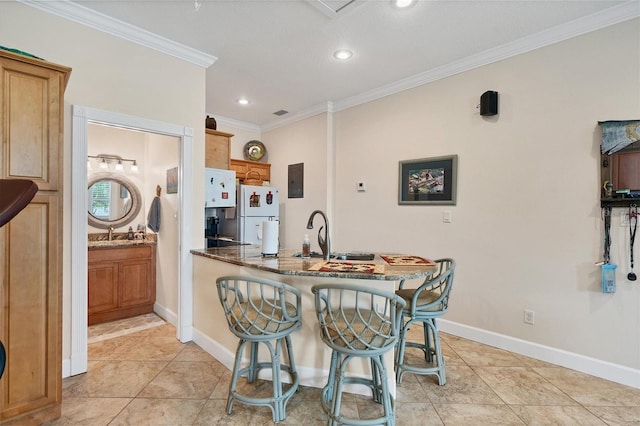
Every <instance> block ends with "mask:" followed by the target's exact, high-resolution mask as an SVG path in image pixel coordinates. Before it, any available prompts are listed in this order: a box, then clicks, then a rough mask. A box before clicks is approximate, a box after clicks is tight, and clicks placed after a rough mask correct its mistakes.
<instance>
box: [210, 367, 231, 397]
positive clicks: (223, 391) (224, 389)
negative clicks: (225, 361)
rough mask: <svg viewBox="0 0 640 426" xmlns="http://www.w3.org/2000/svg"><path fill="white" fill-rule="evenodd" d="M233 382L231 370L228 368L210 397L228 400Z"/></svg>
mask: <svg viewBox="0 0 640 426" xmlns="http://www.w3.org/2000/svg"><path fill="white" fill-rule="evenodd" d="M230 383H231V371H229V370H227V371H225V372H224V374H223V375H222V376H221V377H220V380H218V383H216V385H215V387H214V388H213V391H212V392H211V395H209V399H224V400H225V401H226V400H227V397H228V396H229V384H230Z"/></svg>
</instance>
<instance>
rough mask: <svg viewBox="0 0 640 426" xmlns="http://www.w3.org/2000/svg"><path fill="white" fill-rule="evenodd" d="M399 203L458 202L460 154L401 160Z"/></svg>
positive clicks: (429, 203) (451, 203)
mask: <svg viewBox="0 0 640 426" xmlns="http://www.w3.org/2000/svg"><path fill="white" fill-rule="evenodd" d="M399 166H400V172H399V178H398V204H408V205H455V204H456V186H457V181H458V178H457V174H458V156H457V155H448V156H443V157H431V158H420V159H416V160H405V161H400V162H399Z"/></svg>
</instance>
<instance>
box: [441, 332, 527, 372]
mask: <svg viewBox="0 0 640 426" xmlns="http://www.w3.org/2000/svg"><path fill="white" fill-rule="evenodd" d="M447 344H448V345H449V346H450V347H451V349H453V350H454V351H455V353H456V354H458V356H459V357H460V358H462V360H463V361H464V362H465V363H466V364H467V365H470V366H472V367H498V366H499V367H520V366H524V365H525V364H524V362H523V361H522V360H521V359H520V358H518V357H517V356H516V355H515V354H513V353H511V352H508V351H505V350H502V349H497V348H494V347H491V346H487V345H483V344H480V343H476V342H472V341H470V340H464V339H449V342H448V343H447Z"/></svg>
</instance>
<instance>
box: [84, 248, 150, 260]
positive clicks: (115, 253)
mask: <svg viewBox="0 0 640 426" xmlns="http://www.w3.org/2000/svg"><path fill="white" fill-rule="evenodd" d="M152 253H153V247H151V246H150V245H146V246H142V245H140V246H135V247H118V248H98V249H92V250H89V259H88V260H89V263H92V262H109V261H115V260H130V259H149V258H150V257H151V255H152Z"/></svg>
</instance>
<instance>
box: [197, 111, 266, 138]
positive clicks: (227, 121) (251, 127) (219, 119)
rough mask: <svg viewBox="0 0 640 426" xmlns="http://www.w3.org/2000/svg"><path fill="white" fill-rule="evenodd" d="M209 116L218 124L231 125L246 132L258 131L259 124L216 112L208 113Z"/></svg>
mask: <svg viewBox="0 0 640 426" xmlns="http://www.w3.org/2000/svg"><path fill="white" fill-rule="evenodd" d="M208 115H210V116H211V117H215V119H216V123H218V125H220V124H223V125H225V126H229V127H233V128H234V129H241V130H246V131H248V132H254V133H258V134H259V133H260V126H258V125H255V124H252V123H247V122H246V121H240V120H235V119H233V118H228V117H223V116H221V115H218V114H211V113H208Z"/></svg>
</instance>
